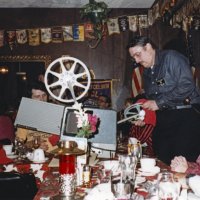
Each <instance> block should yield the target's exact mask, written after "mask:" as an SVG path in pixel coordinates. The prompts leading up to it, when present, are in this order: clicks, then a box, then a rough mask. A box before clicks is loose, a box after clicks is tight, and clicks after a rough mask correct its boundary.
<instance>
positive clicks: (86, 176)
mask: <svg viewBox="0 0 200 200" xmlns="http://www.w3.org/2000/svg"><path fill="white" fill-rule="evenodd" d="M90 179H91V169H90V166H89V165H84V166H83V186H84V187H89V186H90Z"/></svg>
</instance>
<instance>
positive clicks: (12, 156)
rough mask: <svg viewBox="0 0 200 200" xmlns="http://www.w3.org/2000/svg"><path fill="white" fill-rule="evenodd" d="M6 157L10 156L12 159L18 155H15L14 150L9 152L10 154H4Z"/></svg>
mask: <svg viewBox="0 0 200 200" xmlns="http://www.w3.org/2000/svg"><path fill="white" fill-rule="evenodd" d="M6 156H7V157H8V158H10V159H14V158H17V157H18V155H16V154H14V152H13V153H11V154H8V155H6Z"/></svg>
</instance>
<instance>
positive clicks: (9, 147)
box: [3, 144, 13, 155]
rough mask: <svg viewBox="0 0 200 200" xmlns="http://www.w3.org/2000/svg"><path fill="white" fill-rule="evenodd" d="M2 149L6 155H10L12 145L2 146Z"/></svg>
mask: <svg viewBox="0 0 200 200" xmlns="http://www.w3.org/2000/svg"><path fill="white" fill-rule="evenodd" d="M3 149H4V151H5V152H6V155H10V154H12V149H13V145H12V144H7V145H3Z"/></svg>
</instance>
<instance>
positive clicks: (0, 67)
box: [0, 66, 9, 74]
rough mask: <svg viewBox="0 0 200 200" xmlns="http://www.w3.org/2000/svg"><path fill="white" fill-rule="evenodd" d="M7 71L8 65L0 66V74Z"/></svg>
mask: <svg viewBox="0 0 200 200" xmlns="http://www.w3.org/2000/svg"><path fill="white" fill-rule="evenodd" d="M8 72H9V69H8V66H0V74H7V73H8Z"/></svg>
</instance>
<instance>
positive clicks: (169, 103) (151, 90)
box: [128, 36, 200, 164]
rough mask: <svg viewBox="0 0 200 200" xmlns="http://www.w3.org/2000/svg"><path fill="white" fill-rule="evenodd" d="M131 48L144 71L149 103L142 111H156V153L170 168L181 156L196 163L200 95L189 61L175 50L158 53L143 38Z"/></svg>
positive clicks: (130, 50) (135, 39)
mask: <svg viewBox="0 0 200 200" xmlns="http://www.w3.org/2000/svg"><path fill="white" fill-rule="evenodd" d="M128 48H129V53H130V55H131V57H132V58H133V59H135V61H136V63H139V64H140V65H142V66H143V67H144V72H143V80H144V91H145V95H146V98H147V99H148V101H146V102H145V103H144V104H143V108H145V109H149V110H153V111H156V117H157V124H156V127H155V129H154V131H153V138H152V139H153V148H154V152H155V153H156V155H157V156H158V158H159V159H160V160H162V161H164V162H165V163H167V164H170V161H171V159H172V158H173V157H174V156H179V155H182V156H184V157H186V158H187V160H188V161H195V160H196V159H197V157H198V155H199V154H200V110H199V109H198V108H200V92H199V88H197V87H196V85H195V83H194V80H193V76H192V71H191V68H190V66H189V62H188V59H187V58H186V57H185V56H183V55H182V54H180V53H178V52H177V51H174V50H163V51H161V50H156V49H155V45H154V44H153V43H152V41H150V39H149V38H147V37H143V36H136V37H135V38H133V39H132V40H131V41H130V43H129V45H128ZM136 125H140V124H139V123H138V124H137V122H136Z"/></svg>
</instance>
